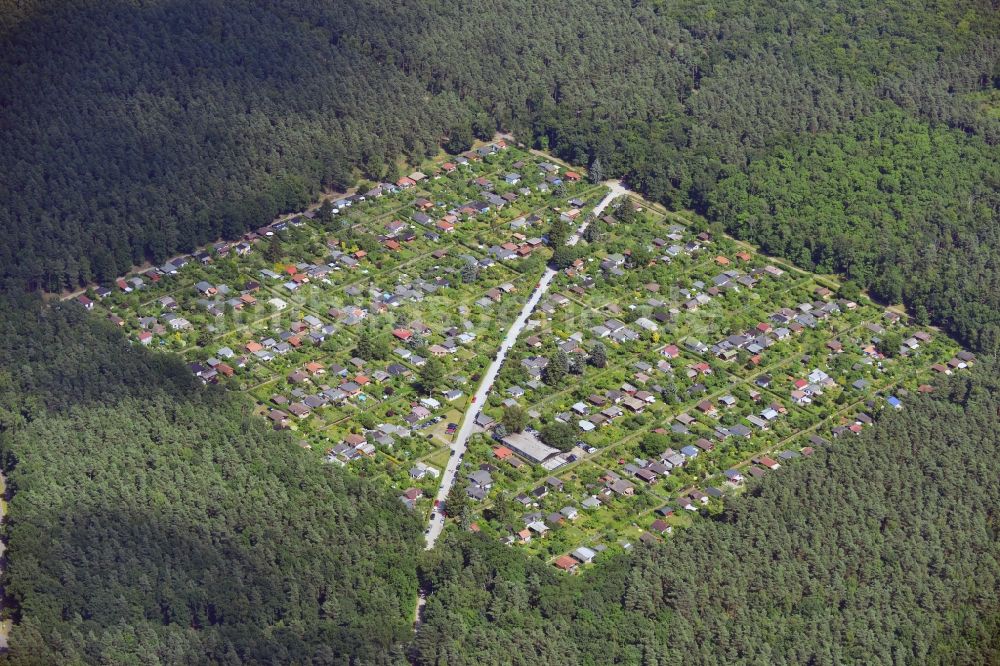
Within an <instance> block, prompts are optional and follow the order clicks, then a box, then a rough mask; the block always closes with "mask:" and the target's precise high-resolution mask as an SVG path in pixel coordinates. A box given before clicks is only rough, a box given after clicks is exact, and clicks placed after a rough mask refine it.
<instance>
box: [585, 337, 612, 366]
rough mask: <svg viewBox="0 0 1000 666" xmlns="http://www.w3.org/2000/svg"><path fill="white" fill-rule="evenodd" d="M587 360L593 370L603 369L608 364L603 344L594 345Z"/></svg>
mask: <svg viewBox="0 0 1000 666" xmlns="http://www.w3.org/2000/svg"><path fill="white" fill-rule="evenodd" d="M589 360H590V364H591V365H593V366H594V367H595V368H603V367H605V366H606V365H607V364H608V350H607V349H606V348H605V347H604V343H603V342H597V343H595V344H594V348H593V349H591V350H590V359H589Z"/></svg>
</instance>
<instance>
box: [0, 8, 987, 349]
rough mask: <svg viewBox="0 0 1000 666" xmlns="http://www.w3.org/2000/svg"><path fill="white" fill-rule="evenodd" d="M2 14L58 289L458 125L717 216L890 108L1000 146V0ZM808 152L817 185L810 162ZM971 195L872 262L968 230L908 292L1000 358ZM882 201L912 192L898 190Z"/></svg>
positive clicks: (8, 77) (775, 225)
mask: <svg viewBox="0 0 1000 666" xmlns="http://www.w3.org/2000/svg"><path fill="white" fill-rule="evenodd" d="M4 10H5V11H4V12H0V14H2V15H0V113H2V117H3V122H2V123H0V145H2V146H3V147H4V148H3V150H4V158H5V159H4V166H5V169H4V171H5V178H3V179H2V180H0V198H2V199H3V201H4V202H5V206H4V207H3V210H2V211H0V228H2V229H3V231H4V233H5V235H6V237H7V239H8V242H6V243H4V244H3V245H2V246H0V267H2V268H0V270H2V271H3V273H4V276H5V277H9V278H14V279H15V280H16V282H17V284H19V285H21V286H28V287H32V288H34V287H41V288H44V289H47V290H50V291H58V290H60V289H64V288H71V287H75V286H77V285H79V284H81V283H88V282H90V281H93V280H98V281H106V280H107V279H108V278H109V277H111V276H114V275H116V274H119V273H121V272H123V271H124V270H125V269H126V268H128V267H129V266H130V265H132V264H133V263H140V262H142V261H143V260H145V259H152V260H154V261H160V260H162V259H164V258H165V257H167V256H168V255H169V254H171V253H174V252H177V251H188V250H190V249H192V248H193V247H195V246H196V245H198V244H201V243H204V242H206V241H209V240H214V239H216V238H218V237H219V236H228V237H232V236H236V235H238V234H239V233H241V232H242V231H243V230H245V229H247V228H250V227H255V226H258V225H260V224H262V223H264V222H265V221H267V220H269V219H270V218H271V217H272V216H273V215H274V214H276V213H279V212H282V211H290V210H295V209H300V208H301V207H302V206H303V205H305V203H306V202H308V201H309V200H310V199H311V198H312V197H314V196H315V195H316V193H317V192H318V191H319V189H320V188H321V187H323V186H328V187H334V188H342V187H344V186H345V185H348V184H350V183H352V182H354V181H355V180H356V179H357V178H358V177H363V178H367V179H375V180H377V179H385V178H392V177H394V176H395V175H396V171H397V170H398V168H399V164H398V161H397V157H398V156H400V155H403V156H405V157H407V158H409V159H410V160H411V161H419V160H420V159H421V158H422V157H424V156H426V155H428V154H432V153H435V152H436V151H437V149H438V145H439V143H440V142H441V141H442V140H444V139H445V138H446V137H450V138H451V139H459V141H458V143H459V145H461V144H463V143H468V141H469V140H471V138H472V137H473V136H474V135H477V136H480V137H488V136H491V135H492V134H493V132H494V131H495V130H497V129H504V130H511V131H513V132H514V133H515V135H516V136H517V137H518V138H519V139H521V140H522V141H526V142H530V143H533V144H535V145H538V146H539V147H542V148H548V149H551V150H554V151H556V152H557V153H558V154H560V155H561V156H563V157H565V158H567V159H570V160H572V161H574V162H577V163H583V164H591V163H593V162H595V161H596V162H597V163H598V164H599V165H600V167H601V168H600V170H601V171H602V172H603V173H605V174H607V175H621V176H625V177H626V178H627V179H628V181H629V183H630V184H631V185H632V186H634V187H636V188H638V189H640V190H641V191H643V192H644V193H645V194H646V195H648V196H650V197H651V198H654V199H657V200H659V201H662V202H664V203H666V204H667V205H669V206H672V207H693V208H695V209H696V210H698V211H699V212H703V213H706V212H708V213H711V212H712V211H715V210H718V209H717V208H712V207H710V202H711V201H712V200H713V197H712V193H713V192H714V191H715V189H716V186H717V183H718V182H719V181H720V180H723V181H724V182H728V183H729V189H730V190H731V189H732V187H733V183H732V181H731V178H733V177H735V176H737V175H738V174H740V173H744V172H746V171H747V170H748V168H751V165H754V164H756V163H758V162H760V161H763V163H764V164H765V165H768V164H773V163H774V162H775V161H780V160H782V159H783V155H786V152H783V151H792V154H793V155H794V154H800V153H801V151H803V150H809V149H810V148H805V147H803V146H802V144H803V143H804V144H805V145H807V146H812V145H814V144H813V143H812V142H813V139H812V137H813V136H814V135H816V134H817V133H832V134H829V135H828V136H832V137H834V138H832V139H827V140H826V141H832V142H833V143H837V142H838V141H840V139H838V138H836V137H841V136H846V137H853V136H855V135H857V134H861V135H864V134H865V133H866V132H868V131H870V125H869V124H868V123H867V121H866V120H865V118H866V117H867V116H869V115H871V114H873V113H881V110H882V109H883V108H884V105H886V104H889V105H891V106H893V107H896V108H898V109H899V112H900V113H904V114H907V115H908V116H911V117H912V118H914V119H916V120H915V121H914V122H919V123H920V124H921V125H925V124H926V125H927V126H926V127H923V129H922V130H918V129H915V128H913V127H911V128H910V130H909V133H910V134H912V133H913V132H916V131H924V132H926V133H928V134H933V135H935V136H937V135H939V134H940V132H941V129H940V128H942V127H949V128H953V129H955V131H956V132H959V133H965V134H970V135H973V136H974V137H975V141H976V142H978V144H977V145H980V146H981V147H980V148H978V149H970V150H974V151H975V152H977V153H978V155H979V156H980V159H982V157H983V156H985V157H993V158H994V160H995V157H996V145H997V141H998V139H1000V115H998V114H997V113H996V105H997V101H996V100H997V98H996V95H997V94H998V93H997V92H996V91H997V87H998V85H1000V70H998V69H997V63H998V62H1000V50H998V41H1000V38H998V35H1000V12H997V11H996V8H995V6H993V5H991V3H989V2H986V1H985V0H939V1H934V0H924V1H922V2H905V3H904V2H898V1H893V2H880V3H877V4H872V3H870V2H867V1H866V0H837V1H836V2H833V3H824V4H823V5H819V4H816V3H812V4H810V3H806V4H802V3H793V2H779V3H765V2H760V0H738V1H735V2H734V1H732V0H725V1H722V0H709V1H708V2H703V1H701V0H699V1H698V2H693V1H682V2H670V3H663V2H633V3H624V2H619V1H618V0H570V1H569V2H568V4H567V2H560V3H538V2H529V1H528V0H503V1H501V2H489V3H483V2H471V3H470V2H466V1H462V2H459V1H458V0H433V1H431V2H420V3H391V2H384V1H376V2H371V1H368V0H366V1H365V2H360V1H348V2H336V3H333V2H324V1H321V0H306V1H303V0H279V1H277V2H270V3H264V4H259V3H258V4H254V3H250V4H246V3H242V4H241V3H237V4H233V3H228V2H223V1H222V0H210V1H208V2H169V3H166V2H138V1H136V0H121V1H118V2H114V3H106V2H95V1H94V0H75V1H73V2H53V1H51V0H33V1H32V2H12V1H11V0H8V2H7V3H5V6H4ZM900 122H902V121H900ZM855 123H859V125H858V126H855ZM904 138H905V137H904ZM815 141H816V144H815V145H819V146H820V147H822V145H823V143H824V140H823V139H816V140H815ZM862 141H863V139H862ZM956 141H958V139H956ZM449 144H450V145H453V142H452V141H449ZM796 151H798V152H796ZM913 157H914V158H917V157H923V158H926V159H929V160H930V161H931V162H932V165H933V167H934V169H935V170H937V171H941V170H946V169H949V168H950V166H946V165H947V164H950V163H946V162H944V161H942V162H941V163H937V155H936V154H933V155H931V156H927V155H919V154H917V155H914V156H913ZM794 164H796V165H798V166H801V167H804V170H803V172H802V173H800V174H798V175H797V176H796V177H798V178H806V177H807V176H806V175H805V174H806V172H807V170H808V168H809V167H808V165H807V164H806V163H805V162H804V161H803V160H802V159H801V157H800V158H799V159H798V160H797V161H795V162H794ZM764 169H767V166H765V167H764ZM754 172H755V173H759V170H758V169H756V168H755V171H754ZM899 175H900V176H901V177H902V176H906V175H907V174H906V173H904V172H900V174H899ZM924 180H925V181H926V182H927V183H929V184H932V185H933V184H936V181H934V180H933V178H926V179H924ZM774 184H775V186H777V185H778V184H779V182H775V183H774ZM989 186H990V183H989V182H987V183H986V184H984V186H983V187H989ZM993 186H994V187H995V182H994V183H993ZM965 190H966V188H965V187H964V186H963V187H962V188H947V189H946V190H945V192H946V195H942V196H941V198H940V200H939V201H938V206H937V207H938V208H939V209H941V210H942V211H944V212H943V213H942V214H937V212H936V211H934V212H930V213H926V214H922V217H923V218H926V219H925V220H918V219H912V220H911V219H910V218H911V217H912V216H906V215H900V216H899V219H898V220H897V221H898V222H899V224H895V225H891V228H888V229H882V230H880V231H882V233H883V236H882V239H883V240H886V241H889V242H887V243H884V244H882V245H881V247H890V246H891V247H894V248H899V249H897V250H894V251H892V252H885V253H883V254H880V255H878V256H873V257H871V258H870V260H866V261H865V262H863V263H864V266H865V267H864V269H863V272H865V273H866V274H868V273H871V272H872V271H874V270H877V268H878V266H879V265H882V264H884V265H894V264H897V263H904V262H906V261H907V260H911V259H913V258H914V257H917V256H919V254H920V253H922V252H924V251H925V246H924V243H926V241H927V233H926V226H927V224H931V225H936V227H937V232H938V233H937V235H938V236H939V237H940V238H945V237H947V236H949V235H951V236H955V237H956V238H955V239H952V240H947V241H943V244H944V245H947V246H951V245H954V246H955V247H956V248H958V249H957V250H956V251H945V252H942V254H947V256H948V257H949V259H950V260H952V261H953V262H954V263H955V264H956V265H957V268H956V270H954V271H952V272H949V271H941V270H936V269H935V270H932V271H928V272H927V273H926V274H925V275H926V278H927V279H930V278H934V279H936V280H937V281H938V282H939V283H940V284H939V285H937V286H935V287H933V288H930V287H925V286H923V285H918V286H917V287H916V288H914V289H910V290H906V291H905V293H903V296H904V297H906V298H907V302H908V303H910V304H911V305H913V306H914V307H915V306H917V305H921V306H922V307H923V308H924V309H925V310H926V311H927V313H928V316H929V317H931V318H932V319H933V320H934V321H939V322H942V323H945V324H948V325H949V327H950V330H952V331H955V332H957V333H958V334H960V335H961V336H962V337H963V339H966V340H967V341H969V342H971V343H974V344H977V345H978V344H982V345H984V346H983V347H982V348H983V349H990V348H991V347H992V346H994V345H995V344H996V336H995V334H990V335H987V336H979V335H976V334H974V333H973V331H974V330H975V329H977V328H979V327H980V326H981V325H982V324H983V323H984V322H985V320H986V319H988V318H989V317H990V316H991V315H990V313H988V312H987V313H985V314H984V312H983V310H989V307H990V306H991V303H990V301H988V300H987V295H985V294H983V293H982V292H978V293H977V291H976V290H975V289H974V288H970V286H969V284H968V280H967V279H964V278H963V276H967V275H974V274H977V273H978V272H979V271H981V270H986V269H988V268H990V267H991V266H995V261H996V252H997V250H996V242H995V241H996V239H995V238H985V239H984V238H982V237H981V236H982V234H981V233H980V234H979V236H980V237H979V238H978V240H979V241H980V243H984V244H985V245H986V249H982V250H978V251H976V252H972V253H970V252H965V251H963V250H962V249H961V248H962V247H963V246H964V244H965V243H966V242H969V241H972V240H977V238H976V234H973V233H971V232H970V229H971V228H973V227H975V228H976V229H981V228H982V227H983V226H984V224H985V225H986V226H989V222H990V215H992V216H993V217H992V219H993V220H995V219H996V218H995V208H991V207H990V203H991V202H989V201H983V200H982V199H981V198H980V200H979V201H977V202H976V205H975V206H970V205H968V204H967V203H966V202H965V200H964V199H961V198H960V197H962V195H964V194H966V191H965ZM871 194H872V196H871V197H870V201H871V204H872V205H874V206H878V205H882V206H886V207H888V206H889V205H890V202H889V199H890V198H891V197H890V196H889V193H887V192H886V191H885V190H883V189H876V190H873V191H872V192H871ZM952 197H959V198H952ZM735 203H736V204H739V201H735ZM827 203H831V202H827ZM992 203H993V204H995V201H994V202H992ZM824 212H835V211H832V209H830V208H829V206H824ZM746 214H748V213H747V212H746V211H729V214H728V216H727V219H733V218H735V217H738V216H740V215H742V216H744V217H745V215H746ZM847 214H851V213H850V212H849V213H847ZM969 216H973V217H975V220H971V221H970V220H969V219H966V218H968V217H969ZM924 222H926V224H925V223H924ZM784 224H785V221H784V220H780V219H771V217H769V216H758V220H757V221H756V223H755V228H754V229H752V230H751V229H748V228H747V225H746V224H744V223H738V224H736V223H731V224H730V228H731V229H732V230H734V231H736V232H739V233H746V235H747V236H748V237H752V238H758V237H767V238H774V237H776V236H781V237H783V238H795V239H797V238H798V237H799V236H801V235H802V234H799V236H794V237H792V236H789V235H788V234H784V233H783V232H782V230H781V229H782V225H784ZM907 225H912V226H913V227H915V228H914V229H907V228H906V226H907ZM808 226H809V227H810V228H811V227H813V226H815V224H811V225H808ZM992 226H994V227H995V226H996V225H995V223H994V224H993V225H992ZM803 228H806V225H803ZM860 231H861V230H859V233H860ZM809 233H812V232H811V231H810V232H809ZM837 233H839V231H837V232H832V231H831V232H828V231H826V230H824V232H823V233H822V234H821V235H822V236H824V237H825V236H831V235H835V234H837ZM957 237H961V238H957ZM856 240H858V239H856ZM858 242H860V243H865V244H867V245H868V247H877V246H875V245H874V244H873V243H871V239H861V240H858ZM773 245H774V246H775V247H776V248H777V247H779V246H781V247H783V248H784V249H788V248H787V245H789V243H784V244H781V243H774V244H773ZM791 250H792V251H791V252H790V254H791V255H792V257H793V258H795V259H796V260H803V259H807V261H805V262H804V263H812V262H813V260H814V259H815V258H814V257H810V258H807V257H804V256H802V254H801V252H799V251H798V250H797V249H795V248H792V249H791ZM869 254H873V253H872V252H869ZM900 255H902V260H901V256H900ZM817 263H820V264H825V263H829V262H823V261H820V262H817ZM834 263H835V264H837V265H840V264H844V263H850V264H851V265H852V266H853V267H855V268H857V267H858V266H860V265H861V263H862V262H857V261H852V260H838V261H837V262H834ZM910 263H914V262H913V261H911V262H910ZM904 265H905V263H904ZM893 280H895V276H890V282H891V281H893ZM923 281H926V280H923ZM873 286H879V285H873ZM881 286H883V287H886V285H881ZM877 291H879V290H878V289H877ZM880 291H881V293H883V294H885V295H887V296H891V295H895V294H896V292H897V291H898V290H896V289H892V288H888V287H886V288H883V289H881V290H880ZM954 298H958V299H960V304H958V305H956V304H954V303H953V299H954Z"/></svg>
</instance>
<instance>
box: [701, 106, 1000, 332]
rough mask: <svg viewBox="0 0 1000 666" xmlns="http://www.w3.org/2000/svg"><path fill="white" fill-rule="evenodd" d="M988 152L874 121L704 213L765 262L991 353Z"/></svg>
mask: <svg viewBox="0 0 1000 666" xmlns="http://www.w3.org/2000/svg"><path fill="white" fill-rule="evenodd" d="M998 158H1000V151H998V150H997V149H996V147H991V146H988V145H986V144H985V143H984V142H983V141H982V140H981V139H980V138H979V137H975V136H972V137H969V136H966V135H965V134H963V133H962V132H959V131H956V130H948V129H945V128H941V127H937V128H931V127H928V126H927V125H926V124H924V123H920V122H917V121H915V120H913V119H910V118H907V117H906V116H904V115H903V114H902V113H899V112H886V113H878V114H875V115H873V116H871V117H868V118H864V119H862V120H859V121H857V122H855V123H852V124H851V125H850V126H849V127H848V128H846V129H845V130H843V131H840V132H832V133H825V134H820V135H817V136H816V137H815V138H811V139H809V140H807V141H804V142H802V143H800V144H798V145H796V146H795V147H794V148H789V149H784V150H777V151H774V152H773V153H772V154H770V155H768V156H767V157H766V158H764V159H761V160H758V161H755V162H753V163H752V164H751V165H750V168H749V169H748V171H747V172H746V173H738V174H734V175H732V176H730V177H728V178H725V179H724V180H723V181H722V182H721V183H720V185H719V187H718V188H717V189H716V190H715V191H714V192H713V193H712V195H711V199H712V207H711V208H710V215H711V217H712V218H713V219H716V220H719V221H720V222H722V223H723V224H724V225H725V226H726V228H727V229H728V230H729V231H731V232H733V233H735V234H736V235H738V236H740V237H742V238H747V239H749V240H751V241H753V242H754V243H757V244H759V245H761V247H762V248H763V249H764V250H765V251H766V252H769V253H771V254H777V255H782V256H786V257H789V258H792V259H794V260H795V261H797V262H798V263H799V264H801V265H803V266H805V267H807V268H810V269H813V270H818V271H819V272H822V273H833V272H837V273H843V274H845V275H846V276H847V277H848V278H849V279H852V280H854V281H856V282H857V283H859V284H860V285H861V286H863V287H866V288H870V289H871V291H872V294H873V295H874V296H875V297H876V298H880V299H882V300H883V301H885V302H889V303H900V302H905V303H906V304H907V305H908V306H910V308H911V311H912V312H913V314H914V315H915V317H916V319H917V321H918V322H920V323H923V324H926V323H928V322H929V320H930V313H932V312H933V313H935V315H936V317H935V320H936V321H937V322H938V323H940V324H942V325H944V326H945V327H947V328H948V330H949V331H950V332H952V333H953V334H955V335H956V337H958V338H959V340H961V341H962V342H964V343H966V344H968V345H971V346H973V347H975V348H977V349H981V350H986V351H994V352H995V351H997V350H1000V159H998Z"/></svg>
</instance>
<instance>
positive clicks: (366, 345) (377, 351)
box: [355, 322, 390, 361]
mask: <svg viewBox="0 0 1000 666" xmlns="http://www.w3.org/2000/svg"><path fill="white" fill-rule="evenodd" d="M389 348H390V344H389V337H388V336H387V335H385V334H384V333H382V332H380V331H379V330H378V329H376V328H375V326H373V325H372V324H371V323H370V322H369V323H366V324H365V326H364V328H363V329H362V330H361V335H359V336H358V347H357V349H356V350H355V352H356V353H357V355H358V357H360V358H363V359H365V360H366V361H372V360H384V359H387V358H389Z"/></svg>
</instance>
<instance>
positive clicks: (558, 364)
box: [545, 349, 569, 385]
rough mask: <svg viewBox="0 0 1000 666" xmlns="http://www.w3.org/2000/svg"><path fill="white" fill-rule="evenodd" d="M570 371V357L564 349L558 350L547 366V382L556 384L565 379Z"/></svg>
mask: <svg viewBox="0 0 1000 666" xmlns="http://www.w3.org/2000/svg"><path fill="white" fill-rule="evenodd" d="M567 372H569V357H567V356H566V352H564V351H563V350H562V349H559V350H557V351H556V353H555V354H553V355H552V356H550V357H549V364H548V365H547V366H546V367H545V382H546V383H547V384H551V385H555V384H558V383H559V382H561V381H562V380H563V377H565V376H566V373H567Z"/></svg>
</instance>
